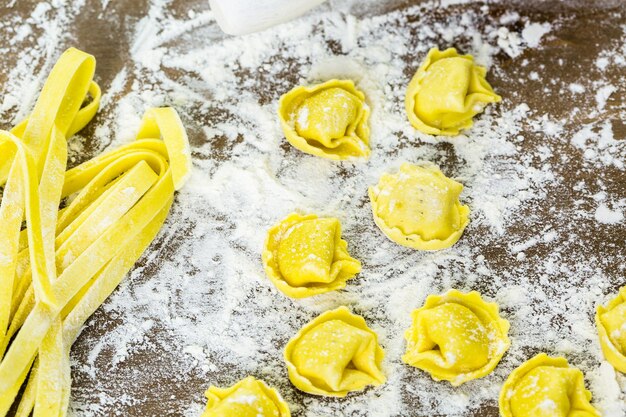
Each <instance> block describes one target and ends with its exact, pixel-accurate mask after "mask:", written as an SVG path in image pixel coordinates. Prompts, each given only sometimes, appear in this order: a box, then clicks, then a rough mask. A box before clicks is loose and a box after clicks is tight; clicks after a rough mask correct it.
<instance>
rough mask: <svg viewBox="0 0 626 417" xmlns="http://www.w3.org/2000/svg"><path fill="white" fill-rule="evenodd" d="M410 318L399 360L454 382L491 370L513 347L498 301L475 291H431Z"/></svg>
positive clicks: (435, 376)
mask: <svg viewBox="0 0 626 417" xmlns="http://www.w3.org/2000/svg"><path fill="white" fill-rule="evenodd" d="M412 316H413V324H412V326H411V328H409V329H408V330H407V331H406V333H405V338H406V340H407V349H406V354H405V355H404V356H402V360H403V361H404V362H405V363H407V364H409V365H411V366H415V367H416V368H419V369H422V370H424V371H426V372H428V373H430V375H431V376H432V377H433V379H435V380H437V381H439V380H445V381H450V383H451V384H452V385H454V386H458V385H461V384H463V383H464V382H467V381H469V380H472V379H476V378H482V377H483V376H485V375H487V374H489V373H490V372H491V371H492V370H493V369H494V368H495V367H496V365H497V364H498V362H500V359H501V358H502V355H504V352H506V351H507V349H508V348H509V346H510V345H511V342H510V341H509V338H508V336H507V333H508V331H509V322H508V321H506V320H504V319H502V318H501V317H500V315H499V313H498V305H497V304H495V303H487V302H485V301H484V300H483V299H482V298H481V297H480V294H479V293H477V292H476V291H472V292H470V293H467V294H465V293H462V292H459V291H457V290H450V291H448V292H447V293H445V294H443V295H430V296H429V297H428V298H427V299H426V303H425V304H424V306H423V307H421V308H419V309H417V310H415V311H414V312H413V314H412Z"/></svg>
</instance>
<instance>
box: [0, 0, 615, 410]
mask: <svg viewBox="0 0 626 417" xmlns="http://www.w3.org/2000/svg"><path fill="white" fill-rule="evenodd" d="M37 3H38V2H37V1H32V0H28V1H19V2H17V4H16V5H15V6H14V7H12V8H0V20H8V19H27V18H28V17H29V16H30V15H31V13H32V12H33V10H34V9H35V7H36V5H37ZM205 3H208V2H204V1H191V2H189V1H185V0H176V1H173V2H172V3H171V5H170V6H169V7H171V9H172V10H173V12H174V13H179V14H180V15H181V16H183V15H184V14H185V12H186V10H187V9H188V8H190V7H192V6H193V8H194V9H195V10H201V9H204V8H207V7H208V6H207V5H206V4H205ZM410 3H411V2H408V1H395V2H391V3H388V4H387V5H385V6H380V7H381V9H384V10H390V9H393V8H400V7H406V5H407V4H410ZM102 5H103V3H102V2H101V1H94V0H87V4H86V5H85V6H84V7H83V8H82V11H81V13H80V14H79V15H78V16H77V17H76V19H75V21H74V22H73V23H72V24H71V25H70V28H71V29H70V31H69V33H66V34H65V36H64V37H63V39H61V40H60V42H59V44H57V45H50V48H51V49H52V50H53V51H54V52H53V54H52V55H53V56H58V52H59V51H61V50H62V49H64V48H65V47H68V46H76V47H78V48H80V49H82V50H85V51H88V52H89V53H91V54H93V55H95V56H96V58H97V62H98V67H97V79H98V81H99V83H100V85H101V86H102V89H103V90H104V91H106V90H107V89H108V88H109V86H110V84H111V82H112V80H113V77H115V75H116V74H117V73H118V72H119V71H120V69H121V68H122V67H123V66H124V65H125V64H126V63H127V62H128V61H129V60H130V59H131V58H130V53H129V48H130V44H131V38H130V36H131V35H130V33H132V28H133V27H134V25H135V24H136V23H137V21H138V20H139V19H140V18H141V17H142V16H144V15H145V14H146V13H147V11H148V8H149V4H148V2H147V1H145V0H141V1H126V2H122V1H111V2H110V3H108V5H107V6H106V8H105V9H103V7H102ZM459 7H466V6H459ZM467 7H475V6H467ZM613 7H618V10H619V8H620V7H621V13H622V14H618V13H614V11H615V10H613V9H612V8H613ZM490 10H491V12H490V13H494V14H498V13H503V12H504V11H505V10H517V11H518V12H519V13H520V14H521V15H523V16H530V17H531V18H532V20H533V21H551V20H553V19H556V18H557V17H558V18H559V19H561V20H563V19H565V21H567V24H566V25H563V26H562V27H560V28H558V29H556V30H555V31H553V32H552V33H551V35H552V36H551V37H550V41H549V42H548V43H546V44H544V45H543V47H542V48H539V49H531V50H527V51H526V52H525V53H524V54H523V56H521V57H519V58H516V59H511V58H510V57H508V56H506V55H505V54H502V53H500V54H498V55H496V56H495V58H494V67H497V68H499V70H498V71H496V72H495V73H494V74H493V75H492V77H491V79H492V85H493V86H494V89H495V90H496V91H497V92H498V93H499V94H500V95H502V96H503V97H508V98H510V99H511V100H512V104H513V105H515V104H516V103H523V102H525V103H527V104H528V105H529V106H530V107H531V108H532V109H534V110H535V111H537V112H539V114H541V113H544V114H546V115H547V116H549V117H550V118H552V119H561V118H565V117H566V116H568V115H570V114H571V113H572V112H573V111H574V109H575V108H578V109H580V111H579V112H578V114H579V116H578V118H577V120H575V123H574V124H576V123H586V122H589V121H590V120H588V119H587V118H586V117H587V116H586V115H588V114H590V113H591V110H592V108H594V107H595V102H594V101H593V100H590V99H589V97H588V96H587V95H578V96H575V97H574V99H571V98H569V97H568V100H567V101H565V100H562V98H561V97H560V96H559V95H558V94H557V93H556V92H554V91H552V92H549V93H543V92H541V91H539V87H538V86H537V85H536V84H533V83H529V82H528V77H529V72H530V71H531V70H532V69H533V68H531V67H528V66H527V67H523V66H521V65H520V62H521V60H522V59H527V60H529V61H531V62H542V63H544V64H545V65H546V68H545V70H543V73H545V74H554V75H555V77H558V78H559V79H560V82H562V83H564V84H566V83H569V82H572V83H573V82H579V81H580V79H581V76H584V77H588V78H590V79H593V78H594V77H600V76H602V77H608V78H609V79H610V80H613V81H615V82H616V83H618V84H619V83H622V84H621V88H620V89H619V90H618V91H617V92H615V93H614V94H613V95H612V96H611V97H610V99H609V101H608V104H607V107H606V109H605V111H604V112H603V113H602V114H600V115H599V116H596V117H600V118H605V119H607V120H610V121H611V123H612V126H613V131H614V135H615V138H616V139H618V140H625V139H626V124H625V121H624V119H623V112H624V109H625V106H626V97H625V88H624V85H623V81H624V78H623V73H620V72H619V69H615V68H614V69H612V70H611V71H614V72H615V73H612V74H611V73H609V74H606V73H602V74H601V73H600V70H599V69H598V68H597V67H596V66H595V65H594V60H595V59H596V57H597V54H598V53H599V52H600V51H601V50H602V49H603V46H604V45H606V44H607V43H609V42H611V41H613V40H615V39H618V38H619V37H620V36H622V29H621V28H620V25H623V24H624V23H626V22H624V19H623V16H624V14H623V13H625V12H626V6H625V3H624V2H623V1H619V0H616V1H609V2H602V1H594V2H584V1H580V2H571V3H567V2H565V3H555V2H539V3H532V4H528V3H527V2H524V1H521V0H520V1H519V2H512V3H510V4H509V5H507V6H505V5H494V6H492V7H491V9H490ZM357 13H358V11H357ZM435 14H436V12H435ZM440 18H441V19H445V18H446V16H445V14H442V15H441V16H440ZM36 39H37V38H36V37H35V38H33V39H32V40H31V41H30V42H35V41H36ZM2 42H3V41H2V40H0V44H2ZM460 46H461V47H462V46H463V45H460ZM25 48H28V44H27V43H24V44H23V45H18V46H16V45H5V51H6V52H7V53H6V54H5V55H3V56H2V58H1V59H0V85H2V90H1V91H6V89H7V85H6V81H7V77H8V74H9V71H10V70H11V68H12V66H14V65H15V63H16V62H17V56H18V54H20V53H21V51H23V50H24V49H25ZM559 59H562V60H563V61H564V64H563V65H557V64H556V62H557V60H559ZM46 60H47V57H46V56H44V55H43V54H40V55H39V56H36V57H35V58H34V59H33V62H32V65H33V68H34V71H33V72H34V73H36V71H37V70H39V69H43V68H46V65H48V64H49V62H47V61H46ZM622 71H623V67H622ZM407 75H410V74H407ZM504 80H506V81H504ZM511 80H514V81H511ZM274 95H275V92H271V91H267V98H268V100H269V99H273V97H274ZM16 111H17V110H16V109H9V110H7V111H6V112H4V113H2V119H1V120H2V121H3V123H2V125H1V126H0V127H2V128H5V129H7V128H10V126H11V121H12V117H13V116H14V115H15V113H16ZM97 117H98V118H101V117H107V116H106V114H100V115H99V116H97ZM183 119H184V120H185V122H186V123H187V124H188V126H189V131H190V135H191V141H192V143H193V144H194V146H199V145H201V144H204V143H205V142H206V138H205V137H204V136H203V133H202V130H201V126H202V125H210V124H211V115H209V117H203V118H199V117H198V118H196V116H194V115H193V114H186V115H184V116H183ZM567 128H571V129H574V128H575V126H568V127H567ZM88 129H90V128H88ZM87 132H89V130H88V131H87ZM524 136H525V137H526V140H525V141H524V145H523V146H528V147H535V146H538V145H539V144H540V143H541V142H542V141H543V140H544V138H543V137H542V135H541V134H540V133H537V132H526V133H524ZM96 145H98V146H96ZM212 146H215V152H216V153H215V155H216V158H219V157H222V156H220V155H221V153H220V148H222V147H223V146H227V144H222V145H219V144H218V145H212ZM100 148H101V144H89V143H87V146H86V148H85V151H84V158H85V159H86V158H88V157H90V156H92V154H93V153H94V152H95V151H96V150H97V149H100ZM564 154H565V155H568V156H570V158H568V163H567V164H561V163H559V160H560V157H561V155H564ZM76 162H78V161H76ZM549 162H552V163H553V165H554V169H555V173H556V175H559V176H562V177H563V179H564V181H562V183H561V188H560V189H554V190H550V192H549V193H548V196H547V198H546V199H545V200H543V201H539V202H538V203H537V205H536V206H533V207H530V208H526V209H525V210H526V212H524V213H520V214H519V216H517V219H516V221H515V224H514V226H513V227H512V228H511V231H512V233H515V234H516V236H517V237H523V236H524V235H525V234H526V233H527V231H528V230H530V229H533V228H538V227H539V226H540V225H541V224H544V223H546V224H551V223H558V222H559V220H560V219H561V218H562V217H563V216H568V215H572V205H571V204H572V201H574V200H576V199H577V198H578V196H577V195H576V191H574V190H575V185H576V184H577V183H579V182H580V181H584V182H585V183H586V184H588V185H589V186H590V187H594V184H596V183H595V181H594V179H595V177H597V176H601V178H602V183H603V186H602V187H603V190H604V191H606V192H607V193H608V194H610V195H612V196H614V197H615V198H626V187H625V185H626V171H624V170H620V169H617V168H614V167H607V168H605V169H604V170H603V171H602V172H601V173H599V172H593V171H590V170H589V169H588V168H586V167H584V166H583V164H582V160H581V157H580V155H579V151H578V150H575V149H574V148H573V147H572V146H570V145H569V144H567V143H563V145H562V146H559V147H557V148H556V149H554V155H553V156H552V157H551V159H550V160H549ZM598 191H600V188H598ZM582 204H583V208H584V207H585V205H587V206H588V207H587V208H588V209H589V210H590V211H592V210H593V207H592V206H591V203H590V202H589V201H585V202H583V203H582ZM579 208H580V207H579ZM625 237H626V231H625V229H624V227H623V226H621V227H619V228H616V227H614V226H607V225H601V224H598V223H596V222H581V223H580V228H579V229H578V232H577V234H576V236H574V237H573V238H574V239H578V240H579V241H580V244H577V245H572V246H571V248H572V249H571V253H570V256H571V257H579V258H590V259H591V258H593V259H594V260H595V261H594V262H595V265H594V267H598V268H600V269H601V270H602V271H603V272H604V273H605V274H606V276H607V279H609V280H612V282H611V287H612V288H613V289H617V288H618V287H619V286H621V285H623V283H624V282H623V276H624V264H623V261H624V256H623V254H624V253H625V252H626V243H625V240H624V238H625ZM172 244H175V243H172V242H170V241H166V240H164V238H163V237H162V236H161V237H160V238H158V239H157V241H156V242H155V244H154V245H153V246H152V248H151V249H150V251H152V252H157V253H158V256H157V258H159V257H167V256H168V253H169V249H168V246H169V245H172ZM544 250H545V249H544V248H543V247H541V246H537V247H534V248H531V249H529V250H528V251H527V252H526V253H527V256H528V259H529V260H530V261H529V262H540V261H541V258H542V256H543V255H545V253H544V252H543V251H544ZM484 255H485V256H486V257H487V258H488V259H489V260H490V262H492V263H493V264H499V265H502V268H503V269H506V264H507V262H508V259H509V257H510V255H509V254H508V253H507V247H506V245H505V244H502V245H501V246H493V247H489V248H484ZM140 264H141V265H142V266H145V267H146V269H145V273H146V276H145V277H144V278H143V279H149V274H150V271H154V270H155V269H158V262H156V263H154V262H152V263H150V262H147V261H146V259H145V258H144V259H143V260H142V261H140ZM530 279H532V278H530ZM613 281H614V282H613ZM115 321H116V316H115V313H114V312H107V311H104V310H102V309H101V310H100V311H98V312H97V313H96V314H95V315H94V316H93V317H92V319H91V320H90V321H89V324H88V327H87V329H86V330H85V331H84V332H83V334H82V335H81V337H80V338H79V339H78V340H77V342H76V343H75V345H74V347H73V350H72V355H73V360H74V361H76V362H77V363H80V362H81V361H85V360H87V357H88V355H89V353H90V349H91V346H90V345H89V342H88V341H89V340H93V338H94V337H98V335H104V334H106V332H107V329H108V328H109V326H111V325H114V323H115ZM158 337H159V335H158V329H157V330H155V331H154V333H153V334H152V335H150V338H151V339H152V340H151V341H148V342H147V343H150V342H154V341H156V340H157V339H158ZM156 345H158V343H156ZM157 353H158V351H157ZM171 359H172V358H171V357H170V354H169V353H168V352H161V353H160V354H155V352H154V351H151V350H146V351H138V352H136V353H133V354H132V355H131V356H130V357H129V359H128V360H126V361H125V362H124V363H123V364H122V365H120V366H118V367H115V368H112V369H110V372H108V371H107V363H106V362H105V361H101V362H97V363H98V366H100V367H102V370H103V373H102V374H103V375H106V378H105V380H101V381H100V382H99V383H100V384H101V386H100V387H98V390H99V391H103V390H106V391H107V392H108V394H109V395H110V396H112V397H115V396H120V395H124V394H126V395H129V396H130V397H141V398H142V401H141V402H140V403H137V404H134V403H133V402H132V401H131V402H129V403H128V404H126V405H122V406H120V405H119V404H114V406H112V405H111V404H107V403H106V402H102V400H101V398H98V396H96V395H91V392H92V389H91V386H90V384H91V383H92V381H91V380H90V378H89V377H88V375H84V374H81V373H74V375H73V377H74V395H75V396H77V397H78V398H80V401H81V402H83V403H84V402H89V401H92V402H94V403H96V404H99V409H100V411H99V412H97V413H96V414H97V415H102V416H108V415H125V416H165V415H168V416H179V415H182V411H181V410H180V404H181V403H194V402H195V403H199V402H202V401H203V400H202V393H203V392H204V390H205V389H206V388H207V385H208V381H207V380H206V379H204V378H203V377H201V376H200V375H198V374H190V375H188V376H187V377H186V379H185V382H184V383H181V380H180V379H179V378H172V377H171V375H169V374H168V372H163V370H167V369H172V367H171V366H169V365H171V364H170V362H169V361H170V360H171ZM223 372H229V370H228V369H225V370H223ZM119 381H123V383H120V382H119ZM94 392H95V391H94ZM409 401H410V400H409ZM120 407H121V408H120ZM497 414H498V413H497V408H496V407H495V404H491V405H490V406H487V407H485V408H483V409H481V410H480V411H478V412H477V413H476V414H475V415H476V416H483V417H495V416H497ZM363 415H366V414H363ZM373 417H375V416H373ZM412 417H418V416H412Z"/></svg>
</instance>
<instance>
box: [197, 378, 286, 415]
mask: <svg viewBox="0 0 626 417" xmlns="http://www.w3.org/2000/svg"><path fill="white" fill-rule="evenodd" d="M205 395H206V397H207V405H206V409H205V410H204V413H203V414H202V416H201V417H290V416H291V413H290V412H289V406H288V405H287V403H286V402H285V400H283V399H282V397H281V396H280V394H279V393H278V392H277V391H276V390H275V389H273V388H270V387H268V386H267V385H266V384H265V383H264V382H263V381H260V380H258V379H255V378H254V377H251V376H249V377H247V378H245V379H242V380H241V381H239V382H237V383H236V384H235V385H233V386H232V387H229V388H217V387H213V386H212V387H210V388H209V389H208V390H207V392H206V394H205Z"/></svg>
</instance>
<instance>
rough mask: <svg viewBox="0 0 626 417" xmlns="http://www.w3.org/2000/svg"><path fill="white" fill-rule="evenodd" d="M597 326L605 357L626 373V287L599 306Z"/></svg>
mask: <svg viewBox="0 0 626 417" xmlns="http://www.w3.org/2000/svg"><path fill="white" fill-rule="evenodd" d="M596 326H597V327H598V334H599V335H600V346H602V353H604V357H605V358H606V360H607V361H609V363H610V364H611V365H613V366H614V367H615V369H617V370H618V371H620V372H624V373H626V287H622V288H621V289H620V291H619V294H618V295H617V297H615V298H614V299H613V300H611V301H610V302H609V304H608V305H607V306H606V307H605V306H603V305H600V306H598V309H597V311H596Z"/></svg>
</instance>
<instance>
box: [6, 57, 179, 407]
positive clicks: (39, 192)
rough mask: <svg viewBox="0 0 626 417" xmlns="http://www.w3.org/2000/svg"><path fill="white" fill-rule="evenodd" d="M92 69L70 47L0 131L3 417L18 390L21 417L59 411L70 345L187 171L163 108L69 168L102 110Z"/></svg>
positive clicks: (161, 217)
mask: <svg viewBox="0 0 626 417" xmlns="http://www.w3.org/2000/svg"><path fill="white" fill-rule="evenodd" d="M95 65H96V62H95V59H94V57H93V56H91V55H89V54H86V53H84V52H81V51H79V50H77V49H74V48H71V49H68V50H67V51H66V52H64V53H63V54H62V56H61V57H60V58H59V60H58V62H57V63H56V65H55V66H54V68H53V69H52V71H51V73H50V76H49V77H48V79H47V80H46V82H45V84H44V86H43V88H42V91H41V95H40V96H39V98H38V100H37V102H36V104H35V107H34V109H33V112H32V113H31V115H30V117H28V118H27V119H26V120H24V121H23V122H21V123H19V124H18V125H17V126H16V127H15V128H13V129H12V130H11V131H10V132H7V131H0V186H2V185H4V192H3V196H2V202H1V204H0V358H1V361H0V415H6V413H7V412H8V410H9V409H10V408H11V407H12V406H13V403H14V401H15V398H16V396H17V394H18V392H19V391H20V389H21V388H22V386H23V385H24V384H25V387H24V388H23V389H24V391H23V393H22V395H21V398H20V401H19V404H17V413H16V415H17V416H28V415H30V414H31V412H33V411H34V414H35V415H36V416H64V415H65V414H66V412H67V406H68V402H69V395H70V386H71V377H70V361H69V353H70V348H71V345H72V343H73V342H74V340H75V338H76V337H77V335H78V333H79V331H80V328H81V326H82V325H83V323H84V322H85V321H86V320H87V318H88V317H89V316H90V315H91V314H92V313H93V312H94V311H95V310H96V309H97V308H98V307H99V306H100V304H101V303H102V302H104V300H105V299H106V298H107V297H108V296H109V294H111V292H112V291H113V290H114V289H115V287H117V285H118V284H119V282H120V281H121V280H122V278H123V277H124V275H125V274H126V273H127V272H128V271H129V270H130V269H131V268H132V266H133V265H134V263H135V261H136V260H137V259H138V258H139V257H140V256H141V254H142V252H143V251H144V250H145V249H146V248H147V247H148V245H149V244H150V243H151V242H152V240H153V239H154V237H155V236H156V234H157V233H158V231H159V229H160V228H161V226H162V224H163V222H164V221H165V218H166V216H167V213H168V212H169V209H170V206H171V205H172V201H173V197H174V191H175V190H177V189H179V188H180V187H182V185H183V184H184V183H185V180H186V177H187V175H188V173H189V171H190V159H191V158H190V149H189V144H188V140H187V135H186V132H185V129H184V127H183V126H182V123H181V121H180V118H179V117H178V114H177V113H176V112H175V111H174V110H173V109H171V108H154V109H150V110H148V111H147V112H146V113H145V115H144V117H143V120H142V123H141V127H140V129H139V133H138V135H137V140H136V141H134V142H132V143H129V144H127V145H125V146H122V147H121V148H119V149H117V150H114V151H112V152H109V153H106V154H103V155H100V156H98V157H96V158H94V159H92V160H90V161H87V162H85V163H83V164H82V165H79V166H77V167H76V168H73V169H70V170H67V171H66V163H67V138H69V137H71V136H72V135H73V134H74V133H76V132H78V131H79V130H81V129H82V128H83V127H85V125H86V124H87V123H88V122H89V121H90V120H91V119H92V118H93V116H94V115H95V114H96V111H97V110H98V106H99V103H100V88H99V87H98V85H97V84H96V83H95V82H94V81H93V80H92V79H93V75H94V72H95ZM62 202H63V204H64V207H63V208H61V209H60V208H59V207H60V206H61V204H62ZM23 220H25V221H26V227H25V228H22V221H23Z"/></svg>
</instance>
